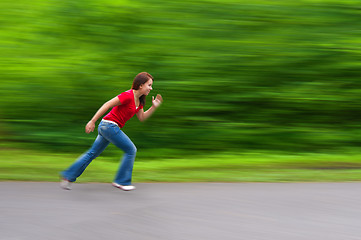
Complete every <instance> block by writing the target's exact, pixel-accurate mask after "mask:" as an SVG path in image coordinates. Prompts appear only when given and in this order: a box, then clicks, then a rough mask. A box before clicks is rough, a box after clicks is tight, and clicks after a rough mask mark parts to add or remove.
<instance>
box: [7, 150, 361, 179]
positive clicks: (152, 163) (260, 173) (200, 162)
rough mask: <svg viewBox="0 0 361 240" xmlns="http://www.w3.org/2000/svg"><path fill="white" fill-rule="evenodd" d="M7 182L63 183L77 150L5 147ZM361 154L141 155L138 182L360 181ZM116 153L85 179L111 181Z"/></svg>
mask: <svg viewBox="0 0 361 240" xmlns="http://www.w3.org/2000/svg"><path fill="white" fill-rule="evenodd" d="M0 153H1V158H0V180H1V181H7V180H10V181H58V179H59V172H60V171H62V170H63V169H65V168H67V167H68V166H69V165H70V164H71V163H73V162H74V161H75V160H76V158H77V157H78V155H76V154H55V153H44V152H38V151H30V150H17V149H15V150H14V149H2V150H0ZM360 157H361V154H359V153H349V154H300V155H291V154H288V155H287V154H276V153H245V154H234V153H233V154H230V153H224V154H219V155H211V156H196V157H194V158H191V157H187V158H171V159H158V160H154V159H147V158H146V157H145V154H139V155H138V157H137V159H136V162H135V165H134V171H133V182H135V183H136V182H320V181H325V182H329V181H337V182H340V181H360V180H361V162H360ZM118 167H119V162H116V159H115V158H114V157H102V156H100V157H98V158H97V159H96V160H94V161H93V162H92V163H91V164H90V165H89V167H88V168H87V169H86V170H85V172H84V174H83V175H82V176H81V177H80V178H79V179H78V181H79V182H111V181H112V180H113V177H114V175H115V173H116V171H117V169H118Z"/></svg>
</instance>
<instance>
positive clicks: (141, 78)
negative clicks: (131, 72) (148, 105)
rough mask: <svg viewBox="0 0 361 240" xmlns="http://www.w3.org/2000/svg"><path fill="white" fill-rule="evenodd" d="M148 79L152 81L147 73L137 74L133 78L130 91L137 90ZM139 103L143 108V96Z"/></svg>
mask: <svg viewBox="0 0 361 240" xmlns="http://www.w3.org/2000/svg"><path fill="white" fill-rule="evenodd" d="M149 79H152V80H153V81H154V79H153V76H152V75H150V74H149V73H147V72H141V73H138V75H137V76H135V78H134V81H133V86H132V89H134V90H138V89H139V87H140V85H142V84H144V83H146V82H148V80H149ZM139 102H140V104H141V105H142V106H143V107H144V106H145V95H142V96H140V98H139Z"/></svg>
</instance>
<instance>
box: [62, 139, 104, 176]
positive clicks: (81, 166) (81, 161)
mask: <svg viewBox="0 0 361 240" xmlns="http://www.w3.org/2000/svg"><path fill="white" fill-rule="evenodd" d="M108 145H109V141H108V140H106V139H105V138H104V137H103V136H102V135H100V134H98V136H97V138H96V139H95V141H94V143H93V146H92V147H91V148H90V149H89V150H88V151H87V152H85V153H84V154H83V155H81V156H80V157H79V158H78V160H77V161H76V162H74V163H73V164H72V165H71V166H70V167H69V168H68V169H67V170H65V171H63V172H61V175H62V176H63V178H65V179H67V180H68V181H70V182H75V181H76V179H77V178H78V177H79V176H80V175H81V174H82V173H83V172H84V170H85V169H86V167H87V166H88V165H89V164H90V163H91V162H92V161H93V160H94V159H95V158H96V157H98V156H99V155H100V154H101V153H102V152H103V151H104V149H105V148H106V147H107V146H108Z"/></svg>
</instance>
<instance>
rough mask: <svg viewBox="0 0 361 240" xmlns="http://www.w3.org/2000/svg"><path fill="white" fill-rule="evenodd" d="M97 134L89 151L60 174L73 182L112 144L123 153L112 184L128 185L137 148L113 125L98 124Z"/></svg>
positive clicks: (106, 123) (107, 123)
mask: <svg viewBox="0 0 361 240" xmlns="http://www.w3.org/2000/svg"><path fill="white" fill-rule="evenodd" d="M98 133H99V134H98V137H97V139H96V140H95V142H94V144H93V146H92V147H91V148H90V149H89V151H88V152H86V153H85V154H83V155H82V156H81V157H80V158H79V159H78V160H77V161H76V162H75V163H74V164H73V165H72V166H70V168H69V169H68V170H66V171H64V172H62V176H63V177H64V178H66V179H68V180H69V181H71V182H74V181H75V180H76V178H77V177H79V176H80V175H81V174H82V173H83V171H84V170H85V168H86V167H87V166H88V165H89V164H90V162H91V161H92V160H93V159H95V158H96V157H97V156H99V154H100V153H102V152H103V151H104V149H105V148H106V147H107V146H108V145H109V143H113V144H114V145H115V146H117V147H118V148H120V149H122V150H123V151H124V156H123V159H122V162H121V165H120V167H119V170H118V172H117V174H116V176H115V179H114V182H115V183H118V184H121V185H130V184H131V182H132V172H133V165H134V159H135V156H136V153H137V148H136V147H135V145H134V144H133V142H132V141H131V140H130V139H129V137H128V136H127V135H126V134H125V133H124V132H123V131H122V130H120V129H119V127H118V126H117V125H115V124H112V123H109V122H103V121H102V122H100V124H99V127H98Z"/></svg>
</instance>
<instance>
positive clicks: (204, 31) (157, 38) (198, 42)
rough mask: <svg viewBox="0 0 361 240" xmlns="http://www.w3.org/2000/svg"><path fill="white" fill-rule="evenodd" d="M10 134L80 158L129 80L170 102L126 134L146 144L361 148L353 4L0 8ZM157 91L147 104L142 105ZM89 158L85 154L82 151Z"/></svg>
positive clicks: (84, 0) (82, 0)
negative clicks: (148, 77)
mask: <svg viewBox="0 0 361 240" xmlns="http://www.w3.org/2000/svg"><path fill="white" fill-rule="evenodd" d="M0 7H1V9H2V14H1V15H0V24H1V26H2V29H1V31H0V51H1V54H0V79H1V81H0V94H1V101H0V109H1V110H0V114H1V115H0V118H1V123H0V133H1V138H2V140H5V141H21V142H32V143H35V144H37V145H38V146H39V147H41V146H45V147H46V148H54V149H57V150H62V151H65V150H66V151H73V150H75V149H78V148H79V147H81V148H84V147H86V146H89V145H90V144H91V143H92V141H93V139H94V137H95V136H94V135H95V134H92V135H86V134H85V133H84V127H85V124H86V122H87V121H88V120H89V119H90V118H91V117H92V116H93V114H94V113H95V112H96V110H97V109H98V108H99V107H100V106H101V105H102V104H103V103H104V102H105V101H107V100H109V99H110V98H112V97H114V96H116V95H117V94H119V93H121V92H123V91H125V90H128V89H130V87H131V84H132V80H133V78H134V76H135V75H136V74H137V73H138V72H141V71H147V72H149V73H151V74H152V75H153V76H154V77H155V82H154V91H153V92H152V93H151V94H154V95H156V94H157V93H160V94H162V95H163V98H164V100H165V102H164V104H163V105H162V107H161V108H160V109H159V110H157V112H156V113H155V115H154V117H153V118H152V119H150V120H149V121H148V122H146V123H145V124H143V123H139V122H138V121H137V120H136V119H135V118H134V119H132V120H131V121H130V122H128V123H127V125H126V127H125V129H124V130H125V132H126V133H127V134H128V135H129V136H130V137H131V138H132V139H133V141H134V142H135V143H136V145H137V146H138V147H139V148H140V149H152V148H157V149H159V148H162V149H163V150H164V151H165V150H166V149H168V150H167V151H169V152H170V153H171V152H172V150H182V149H186V150H195V151H218V150H221V151H244V150H248V149H273V150H282V151H319V150H322V151H324V150H334V149H348V148H351V147H358V146H359V145H360V137H359V136H360V133H361V131H360V123H359V122H360V121H359V117H360V100H361V94H360V93H361V90H360V85H361V83H360V80H359V79H360V76H361V64H360V63H361V55H360V53H361V47H360V41H361V32H360V29H361V21H360V17H361V15H360V9H359V3H358V1H353V0H347V1H342V2H341V1H333V0H326V1H324V0H322V1H321V0H302V1H291V0H282V1H281V0H278V1H265V0H255V1H252V2H250V1H243V0H240V1H233V0H228V1H222V2H220V1H212V0H209V1H201V0H199V1H168V2H167V1H157V0H152V1H137V2H131V1H123V0H112V1H110V0H100V1H99V0H98V1H94V0H79V1H70V0H63V1H57V0H54V1H35V2H32V3H28V2H27V1H24V0H19V1H16V2H14V1H9V0H5V1H2V2H1V3H0ZM150 101H151V97H150V96H149V97H148V103H147V107H149V106H150V104H151V103H150ZM84 150H85V149H84Z"/></svg>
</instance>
